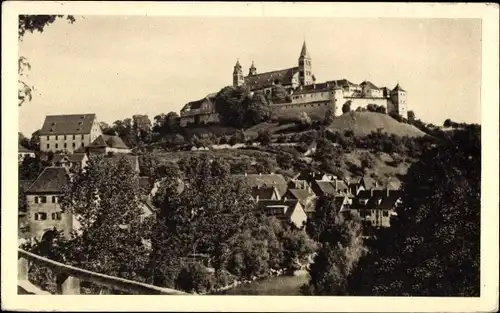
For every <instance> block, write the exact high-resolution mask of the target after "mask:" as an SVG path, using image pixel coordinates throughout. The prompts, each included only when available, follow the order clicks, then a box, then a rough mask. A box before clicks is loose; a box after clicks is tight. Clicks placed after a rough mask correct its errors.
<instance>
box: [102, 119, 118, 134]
mask: <svg viewBox="0 0 500 313" xmlns="http://www.w3.org/2000/svg"><path fill="white" fill-rule="evenodd" d="M99 127H100V128H101V131H102V133H103V134H104V135H110V136H116V132H115V130H114V129H113V127H111V126H109V124H108V123H106V122H99Z"/></svg>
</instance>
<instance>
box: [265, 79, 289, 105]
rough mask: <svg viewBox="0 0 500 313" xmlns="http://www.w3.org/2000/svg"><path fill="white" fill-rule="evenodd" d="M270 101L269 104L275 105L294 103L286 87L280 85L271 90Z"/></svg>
mask: <svg viewBox="0 0 500 313" xmlns="http://www.w3.org/2000/svg"><path fill="white" fill-rule="evenodd" d="M268 100H269V102H271V103H275V104H278V103H290V102H292V101H291V100H292V99H291V97H290V93H289V92H288V91H287V90H286V88H285V87H283V86H282V85H280V84H278V85H274V86H273V87H272V88H271V93H270V96H269V99H268Z"/></svg>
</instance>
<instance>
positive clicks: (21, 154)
mask: <svg viewBox="0 0 500 313" xmlns="http://www.w3.org/2000/svg"><path fill="white" fill-rule="evenodd" d="M26 157H28V158H34V157H35V152H33V151H31V150H29V149H27V148H26V147H23V146H21V145H20V144H18V145H17V160H18V161H19V163H21V162H22V161H23V160H24V159H25V158H26Z"/></svg>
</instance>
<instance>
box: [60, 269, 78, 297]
mask: <svg viewBox="0 0 500 313" xmlns="http://www.w3.org/2000/svg"><path fill="white" fill-rule="evenodd" d="M63 275H64V274H63ZM64 276H65V277H64ZM64 276H60V277H59V279H58V282H57V284H58V289H60V290H61V294H63V295H79V294H80V279H78V278H76V277H73V276H67V275H64Z"/></svg>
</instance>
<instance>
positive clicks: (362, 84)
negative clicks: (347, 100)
mask: <svg viewBox="0 0 500 313" xmlns="http://www.w3.org/2000/svg"><path fill="white" fill-rule="evenodd" d="M359 85H360V86H365V85H366V86H368V87H370V88H371V89H377V90H379V89H380V88H378V87H377V86H375V85H374V84H373V83H372V82H371V81H368V80H365V81H364V82H362V83H361V84H359Z"/></svg>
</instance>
